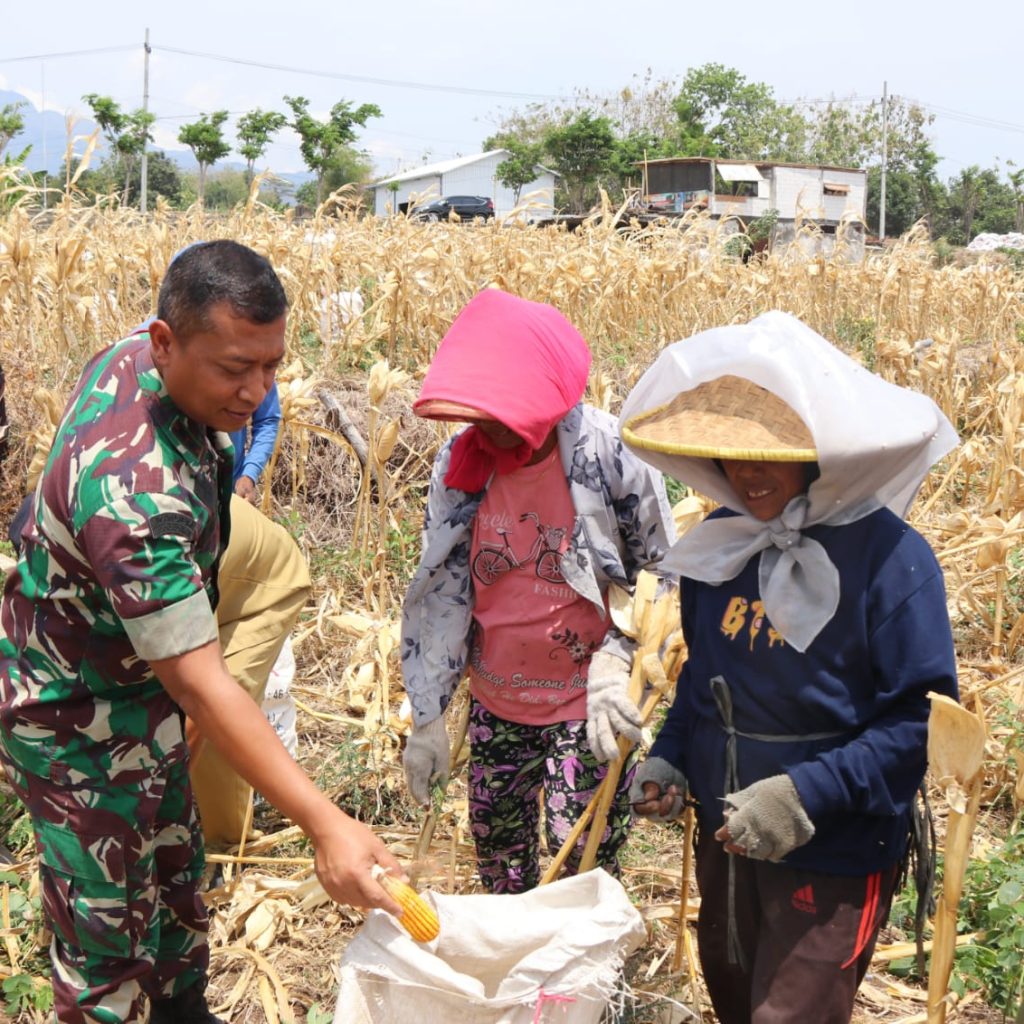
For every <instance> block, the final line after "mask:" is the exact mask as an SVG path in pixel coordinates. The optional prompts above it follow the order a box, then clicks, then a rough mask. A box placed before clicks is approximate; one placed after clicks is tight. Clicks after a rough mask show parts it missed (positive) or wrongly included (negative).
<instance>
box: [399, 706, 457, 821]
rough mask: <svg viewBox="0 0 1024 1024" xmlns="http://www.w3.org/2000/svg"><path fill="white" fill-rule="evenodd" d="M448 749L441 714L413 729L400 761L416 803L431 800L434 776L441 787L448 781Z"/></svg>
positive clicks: (449, 751) (445, 730)
mask: <svg viewBox="0 0 1024 1024" xmlns="http://www.w3.org/2000/svg"><path fill="white" fill-rule="evenodd" d="M450 757H451V750H450V747H449V745H448V730H447V729H446V728H445V725H444V715H441V716H440V717H438V718H435V719H434V720H433V721H432V722H427V724H426V725H421V726H420V727H419V728H414V729H413V731H412V732H411V733H410V734H409V739H408V740H407V741H406V744H405V753H404V754H403V755H402V764H403V765H404V766H405V784H406V785H407V786H408V787H409V793H410V795H411V796H412V798H413V800H415V801H416V803H418V804H420V805H421V806H424V805H426V804H429V803H430V784H431V782H433V781H434V780H435V779H437V780H438V781H439V782H440V783H441V785H442V786H444V785H446V784H447V782H448V761H449V758H450Z"/></svg>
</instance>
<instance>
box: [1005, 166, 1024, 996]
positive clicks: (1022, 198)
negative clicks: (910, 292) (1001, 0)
mask: <svg viewBox="0 0 1024 1024" xmlns="http://www.w3.org/2000/svg"><path fill="white" fill-rule="evenodd" d="M1015 167H1017V165H1016V164H1015V163H1014V162H1013V161H1012V160H1007V161H1006V176H1007V177H1008V178H1009V179H1010V188H1011V189H1012V191H1013V230H1014V231H1024V167H1020V168H1017V169H1016V170H1014V169H1013V168H1015ZM1021 1012H1022V1013H1024V1005H1022V1006H1021Z"/></svg>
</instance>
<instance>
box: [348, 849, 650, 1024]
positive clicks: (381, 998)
mask: <svg viewBox="0 0 1024 1024" xmlns="http://www.w3.org/2000/svg"><path fill="white" fill-rule="evenodd" d="M425 898H426V899H427V900H428V901H429V902H430V903H432V904H433V906H434V908H435V909H436V911H437V915H438V917H439V919H440V922H441V932H440V934H439V935H438V937H437V938H436V939H434V940H433V942H429V943H418V942H415V941H413V939H412V938H411V937H410V936H409V935H408V934H407V933H406V932H405V930H404V929H403V928H401V927H400V926H399V925H398V923H397V922H396V921H395V920H394V919H393V918H392V917H390V916H389V915H388V914H385V913H384V912H383V911H379V910H375V911H372V912H371V913H370V914H369V916H368V917H367V920H366V923H365V924H364V925H363V927H362V928H361V929H360V930H359V932H358V933H357V934H356V936H355V938H353V940H352V941H351V942H350V943H349V945H348V948H347V949H346V950H345V953H344V955H343V956H342V958H341V987H340V990H339V993H338V1004H337V1009H336V1010H335V1014H334V1024H385V1022H387V1024H393V1022H394V1024H405V1022H411V1021H444V1022H445V1024H539V1022H541V1021H543V1022H556V1021H557V1022H559V1024H598V1021H600V1019H601V1015H602V1013H603V1012H604V1009H605V1007H606V1006H607V1005H608V1002H609V1000H610V999H611V998H612V996H613V995H614V994H615V992H616V990H617V988H618V986H619V984H620V970H621V967H622V963H623V961H624V960H625V958H626V957H627V956H628V955H629V954H630V953H632V952H633V950H635V949H637V948H639V946H640V945H642V943H643V942H644V940H645V938H646V931H645V929H644V925H643V920H642V919H641V917H640V914H639V913H638V912H637V910H636V909H635V908H634V907H633V905H632V904H631V903H630V902H629V897H628V896H627V895H626V891H625V889H623V887H622V886H621V885H620V884H619V882H617V881H616V880H615V879H614V878H612V877H611V876H610V875H609V874H607V873H606V872H605V871H602V870H600V869H597V870H595V871H588V872H587V873H586V874H583V875H577V876H575V877H573V878H566V879H563V880H562V881H559V882H553V883H552V884H551V885H545V886H541V887H540V888H537V889H533V890H532V891H531V892H527V893H523V894H522V895H518V896H489V895H482V896H445V895H442V894H439V893H426V894H425Z"/></svg>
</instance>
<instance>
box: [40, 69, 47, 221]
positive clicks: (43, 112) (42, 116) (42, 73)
mask: <svg viewBox="0 0 1024 1024" xmlns="http://www.w3.org/2000/svg"><path fill="white" fill-rule="evenodd" d="M39 85H40V91H41V93H42V98H41V99H40V100H39V102H40V104H41V106H40V110H39V113H40V118H39V120H40V123H41V124H42V126H43V210H44V211H45V209H46V197H47V194H48V188H47V186H48V185H49V182H48V181H47V173H46V65H45V64H44V63H42V62H40V64H39Z"/></svg>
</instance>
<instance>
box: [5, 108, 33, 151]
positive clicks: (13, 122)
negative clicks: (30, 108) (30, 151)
mask: <svg viewBox="0 0 1024 1024" xmlns="http://www.w3.org/2000/svg"><path fill="white" fill-rule="evenodd" d="M23 106H25V104H24V103H21V102H19V103H7V104H5V105H4V106H3V107H0V156H3V153H4V150H5V149H6V148H7V147H8V146H9V145H10V143H11V140H12V139H13V138H14V137H15V135H20V134H21V133H22V132H23V131H24V130H25V118H24V116H23V115H22V113H21V108H22V107H23ZM26 152H27V151H26Z"/></svg>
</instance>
